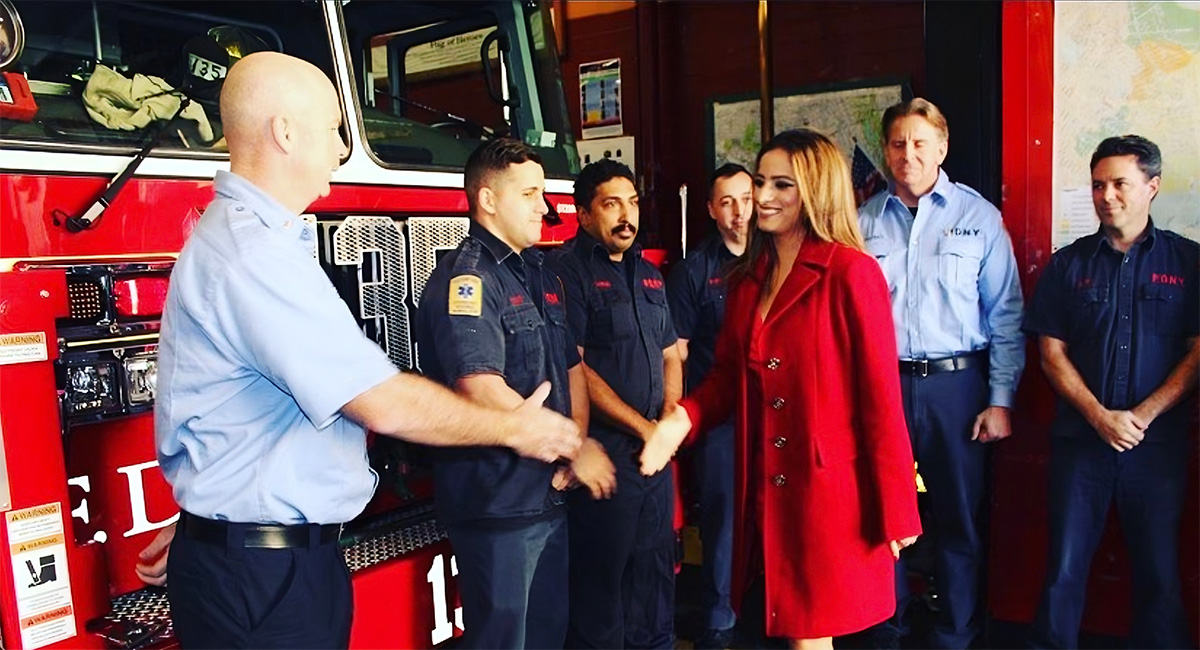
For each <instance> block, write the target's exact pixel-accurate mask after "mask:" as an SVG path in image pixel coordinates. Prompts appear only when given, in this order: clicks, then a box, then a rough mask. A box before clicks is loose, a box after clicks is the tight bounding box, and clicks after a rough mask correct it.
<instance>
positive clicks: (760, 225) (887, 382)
mask: <svg viewBox="0 0 1200 650" xmlns="http://www.w3.org/2000/svg"><path fill="white" fill-rule="evenodd" d="M754 185H755V194H754V203H755V208H756V210H755V213H756V214H755V217H754V218H755V221H756V226H757V228H756V229H755V228H751V231H752V232H753V236H752V240H751V242H750V247H749V250H748V251H747V253H746V254H745V255H744V256H743V257H742V258H741V259H740V260H739V262H738V266H737V267H735V268H734V270H733V271H732V273H731V276H730V291H729V298H728V303H727V305H726V309H725V322H724V325H723V326H722V330H721V335H720V338H719V340H718V342H717V361H716V365H715V367H714V369H713V371H712V372H711V373H710V374H709V376H708V378H707V379H706V380H705V382H704V383H703V384H702V385H701V386H700V387H699V388H698V389H696V391H695V392H694V393H692V394H691V395H690V396H688V397H687V398H686V399H684V400H683V401H681V402H680V403H679V406H680V407H681V408H676V409H675V410H673V411H672V412H671V413H670V414H669V415H667V416H665V417H664V418H663V420H662V421H661V423H660V424H659V426H658V428H657V430H656V432H655V434H654V435H653V437H652V438H651V439H650V440H649V441H648V442H647V443H646V447H645V449H644V451H643V454H642V471H643V472H644V473H647V474H650V473H653V472H655V471H658V470H659V469H660V468H661V467H662V466H663V465H665V464H666V462H667V461H668V460H669V459H670V457H671V455H672V454H673V453H674V452H675V449H676V448H677V447H678V446H679V444H680V443H681V442H683V441H684V439H685V437H687V436H688V434H689V431H697V432H699V431H704V430H707V429H708V428H709V427H711V426H714V425H716V424H719V423H721V422H723V421H725V419H726V418H728V417H729V415H730V413H731V412H732V413H733V414H734V416H735V418H734V422H735V425H736V428H737V445H736V451H735V460H734V462H735V467H736V468H737V472H736V473H737V475H736V479H735V502H734V503H735V505H734V508H735V511H734V521H735V522H739V523H737V524H735V525H736V526H737V527H736V528H735V532H734V562H733V585H734V590H735V594H734V595H735V598H734V599H735V601H740V598H738V596H740V595H743V594H744V593H745V591H746V588H747V587H748V586H749V585H750V583H751V582H753V581H754V580H755V579H756V578H759V577H762V578H764V582H765V589H766V592H765V596H766V602H765V604H766V607H765V611H766V628H767V629H766V633H767V634H768V635H769V636H782V637H787V638H789V639H791V642H792V647H795V648H815V647H823V648H832V647H833V644H832V637H834V636H840V635H844V634H849V633H852V632H857V631H859V630H862V629H865V628H867V627H868V626H870V625H873V624H875V623H878V622H880V621H883V620H884V619H886V618H888V617H889V616H891V615H892V613H893V612H894V611H895V606H896V602H895V578H894V570H895V558H896V557H897V555H898V554H899V550H900V549H901V548H903V547H905V546H907V545H909V544H911V543H913V542H914V541H915V540H916V536H917V535H918V534H919V533H920V532H921V524H920V519H919V518H918V515H917V495H916V482H915V475H914V470H913V457H912V450H911V446H910V444H909V440H908V432H907V429H906V428H905V423H904V411H903V410H902V408H901V401H900V383H899V375H898V371H897V369H896V339H895V330H894V329H893V327H892V316H891V307H890V303H889V300H888V290H887V285H886V282H885V280H884V278H883V274H882V272H881V271H880V269H879V265H878V263H877V262H876V261H875V260H874V259H873V258H871V257H870V256H868V255H866V254H864V253H863V252H862V249H863V242H862V237H861V235H860V234H859V232H858V225H857V217H856V214H855V207H854V197H853V193H852V188H851V182H850V170H849V169H848V167H847V165H846V161H845V158H843V156H842V154H841V152H840V151H839V150H838V149H837V147H836V146H835V145H834V144H833V143H832V142H831V141H830V140H829V139H828V138H826V137H825V136H823V135H821V134H820V133H817V132H815V131H810V130H807V129H800V130H795V131H787V132H784V133H781V134H779V135H777V136H775V138H774V139H773V140H771V142H769V143H767V145H766V146H765V147H764V148H763V150H762V152H760V153H759V156H758V170H757V173H756V174H755V175H754ZM693 425H695V426H693ZM693 435H694V434H693ZM738 604H740V603H735V606H738Z"/></svg>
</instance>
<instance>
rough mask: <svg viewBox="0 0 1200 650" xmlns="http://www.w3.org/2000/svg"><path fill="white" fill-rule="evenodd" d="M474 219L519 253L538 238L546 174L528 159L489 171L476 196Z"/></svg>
mask: <svg viewBox="0 0 1200 650" xmlns="http://www.w3.org/2000/svg"><path fill="white" fill-rule="evenodd" d="M479 208H480V210H479V215H478V217H477V218H478V219H479V220H480V222H481V223H482V224H483V226H484V227H485V228H487V229H488V231H490V232H491V233H492V234H494V235H496V237H498V238H499V239H500V241H503V242H504V243H506V244H508V245H509V247H510V248H512V249H513V250H514V251H516V252H518V253H519V252H521V251H523V250H525V249H526V248H529V247H530V246H533V245H534V244H536V243H538V241H540V240H541V238H542V217H544V216H545V215H546V213H547V212H549V208H548V207H547V206H546V175H545V172H543V171H542V166H541V165H540V164H538V163H537V162H534V161H532V160H527V161H525V162H523V163H515V164H510V165H509V166H508V167H507V168H506V169H504V170H503V171H499V172H494V173H492V174H490V175H489V176H488V178H487V181H486V183H485V185H484V187H483V189H482V190H480V195H479Z"/></svg>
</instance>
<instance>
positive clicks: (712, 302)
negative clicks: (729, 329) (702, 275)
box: [700, 280, 725, 336]
mask: <svg viewBox="0 0 1200 650" xmlns="http://www.w3.org/2000/svg"><path fill="white" fill-rule="evenodd" d="M700 314H701V317H702V318H703V322H702V323H701V327H702V328H707V329H708V331H709V332H710V333H711V334H712V335H713V336H715V335H716V333H717V329H718V328H720V327H721V319H722V317H723V316H724V315H725V282H724V281H722V282H713V281H711V280H709V281H707V282H705V285H704V291H703V292H702V293H701V294H700Z"/></svg>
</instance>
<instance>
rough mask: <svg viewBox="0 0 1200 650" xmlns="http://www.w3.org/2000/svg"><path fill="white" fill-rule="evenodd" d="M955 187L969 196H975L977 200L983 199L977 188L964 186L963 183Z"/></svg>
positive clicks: (956, 184)
mask: <svg viewBox="0 0 1200 650" xmlns="http://www.w3.org/2000/svg"><path fill="white" fill-rule="evenodd" d="M954 186H955V187H957V188H958V189H960V190H962V191H964V192H966V193H967V194H970V195H971V196H974V197H975V198H977V199H983V195H982V194H980V193H979V192H978V191H976V190H975V188H973V187H971V186H970V185H963V184H962V183H955V184H954ZM983 200H985V201H986V200H987V199H983Z"/></svg>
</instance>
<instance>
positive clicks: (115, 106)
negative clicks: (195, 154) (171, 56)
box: [83, 65, 213, 142]
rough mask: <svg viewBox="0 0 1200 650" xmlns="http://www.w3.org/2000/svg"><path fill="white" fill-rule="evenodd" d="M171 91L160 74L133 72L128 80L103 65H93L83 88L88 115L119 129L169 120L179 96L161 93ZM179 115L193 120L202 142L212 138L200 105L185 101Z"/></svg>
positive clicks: (135, 128) (139, 126)
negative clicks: (89, 76)
mask: <svg viewBox="0 0 1200 650" xmlns="http://www.w3.org/2000/svg"><path fill="white" fill-rule="evenodd" d="M171 90H174V89H173V88H171V85H170V84H168V83H167V82H166V81H165V80H163V79H162V78H161V77H151V76H147V75H144V74H135V75H134V76H133V79H128V78H126V77H125V76H124V75H122V74H121V73H119V72H117V71H116V70H113V69H112V68H110V67H108V66H105V65H97V66H96V69H95V71H94V72H92V77H91V78H90V79H88V83H87V87H86V88H85V89H84V91H83V105H84V107H85V108H86V109H87V112H88V115H90V116H92V119H93V120H96V121H97V122H99V123H100V124H103V125H104V126H106V127H108V128H110V129H114V130H121V131H134V130H137V129H144V128H146V126H147V125H149V124H150V123H151V122H153V121H155V120H169V119H171V116H172V115H174V114H175V111H177V110H179V103H180V101H182V100H181V99H180V98H179V95H177V94H174V93H171V94H161V93H164V92H169V91H171ZM180 116H182V117H184V118H186V119H189V120H193V121H195V122H196V126H197V128H198V129H199V131H200V137H201V138H203V139H204V141H205V142H209V141H211V140H212V139H213V130H212V125H211V124H209V123H208V115H206V114H205V113H204V107H203V106H201V105H200V104H198V103H196V102H192V103H190V104H188V106H187V108H185V109H183V112H182V113H180Z"/></svg>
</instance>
